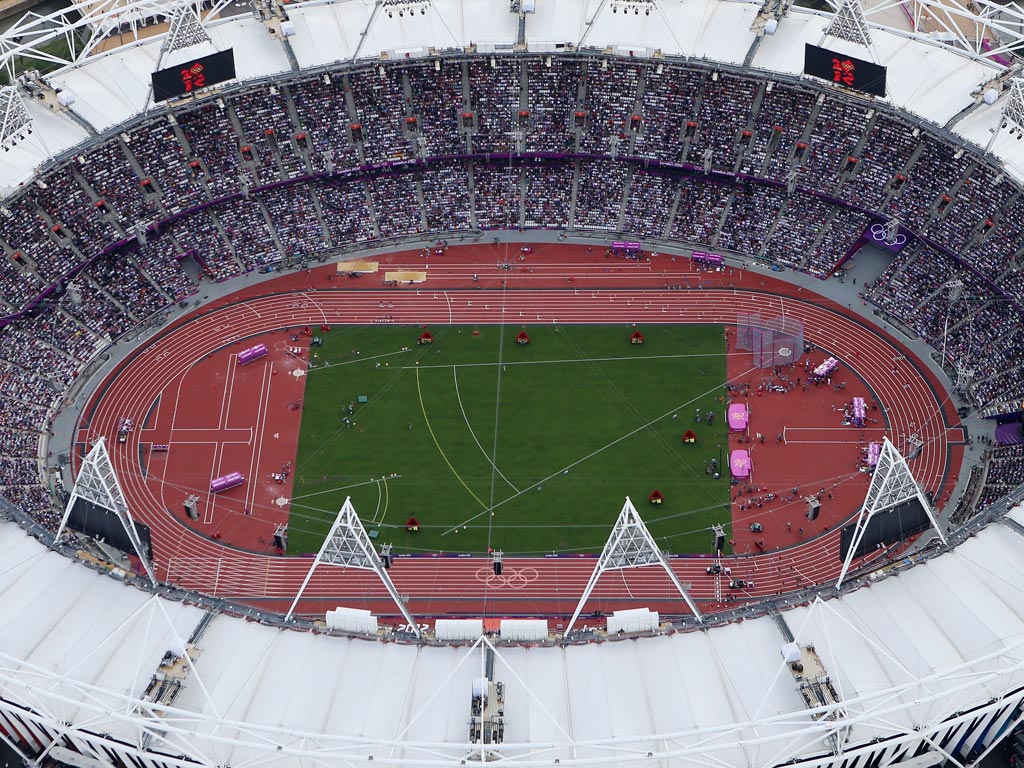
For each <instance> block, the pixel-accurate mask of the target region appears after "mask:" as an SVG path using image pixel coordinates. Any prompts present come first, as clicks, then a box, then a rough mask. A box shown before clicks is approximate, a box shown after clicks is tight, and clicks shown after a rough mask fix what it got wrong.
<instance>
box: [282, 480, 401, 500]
mask: <svg viewBox="0 0 1024 768" xmlns="http://www.w3.org/2000/svg"><path fill="white" fill-rule="evenodd" d="M396 477H401V475H396ZM376 482H377V481H376V480H366V481H364V482H362V483H352V485H341V486H338V487H337V488H328V489H327V490H326V491H315V492H314V493H304V494H302V495H301V496H292V501H295V500H296V499H309V498H312V497H313V496H323V495H324V494H325V493H337V492H338V491H347V490H349V489H351V488H360V487H362V486H364V485H370V484H371V483H376Z"/></svg>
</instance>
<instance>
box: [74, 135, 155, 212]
mask: <svg viewBox="0 0 1024 768" xmlns="http://www.w3.org/2000/svg"><path fill="white" fill-rule="evenodd" d="M78 163H79V165H78V172H79V173H81V174H82V178H84V179H85V181H86V183H87V184H88V185H89V186H90V187H91V188H92V189H93V190H94V191H95V192H96V194H97V195H98V196H99V197H100V199H102V200H105V201H106V203H107V205H109V206H110V208H111V210H112V211H113V212H114V214H115V215H116V216H119V217H120V221H122V222H124V224H125V226H126V227H128V228H131V227H133V226H135V224H136V223H137V222H140V221H143V222H147V221H152V220H153V219H155V218H157V214H158V211H159V207H160V206H159V202H158V197H157V196H156V195H155V194H147V193H146V192H145V191H144V189H143V188H142V179H141V178H140V177H139V175H138V173H136V172H135V169H134V168H132V166H131V164H130V163H129V162H128V157H127V155H126V154H125V144H124V142H122V141H121V140H120V139H112V140H111V141H108V142H106V143H105V144H101V145H100V146H98V147H96V148H95V149H93V150H91V151H90V152H88V153H87V154H81V155H79V156H78Z"/></svg>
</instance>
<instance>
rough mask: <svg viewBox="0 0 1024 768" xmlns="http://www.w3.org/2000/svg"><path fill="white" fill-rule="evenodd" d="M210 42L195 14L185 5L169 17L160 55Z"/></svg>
mask: <svg viewBox="0 0 1024 768" xmlns="http://www.w3.org/2000/svg"><path fill="white" fill-rule="evenodd" d="M208 42H210V36H209V35H208V34H206V30H205V29H203V24H202V22H201V21H200V19H199V16H198V15H197V14H196V12H195V11H194V10H193V9H192V8H191V7H189V6H187V5H182V6H179V7H178V8H176V9H175V10H174V15H173V16H171V25H170V30H169V31H168V32H167V35H166V36H165V37H164V41H163V43H162V44H161V46H160V53H161V55H163V54H167V53H172V52H174V51H180V50H181V49H182V48H190V47H192V46H193V45H200V44H201V43H208Z"/></svg>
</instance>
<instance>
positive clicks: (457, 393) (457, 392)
mask: <svg viewBox="0 0 1024 768" xmlns="http://www.w3.org/2000/svg"><path fill="white" fill-rule="evenodd" d="M452 379H454V380H455V399H456V400H458V401H459V410H460V411H462V420H463V421H465V422H466V429H468V430H469V436H470V437H472V438H473V442H474V443H476V447H477V448H479V449H480V453H482V454H483V455H484V458H485V459H487V463H488V464H490V465H491V468H492V469H493V470H494V471H495V472H497V473H498V475H499V476H500V477H501V479H502V480H504V481H505V482H506V483H508V485H509V487H510V488H511V489H512V490H513V491H515V492H516V493H519V489H518V488H516V487H515V485H513V484H512V481H511V480H509V479H508V478H507V477H505V475H504V474H502V471H501V470H500V469H498V466H497V465H496V464H495V463H494V461H492V460H491V457H490V456H488V455H487V452H486V451H485V450H484V447H483V446H482V445H480V441H479V440H477V439H476V433H475V432H474V431H473V427H472V426H471V425H470V423H469V417H468V416H467V415H466V409H465V408H463V407H462V395H461V394H460V393H459V376H458V373H457V372H456V370H455V366H454V365H453V366H452Z"/></svg>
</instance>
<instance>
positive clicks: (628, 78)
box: [566, 59, 641, 154]
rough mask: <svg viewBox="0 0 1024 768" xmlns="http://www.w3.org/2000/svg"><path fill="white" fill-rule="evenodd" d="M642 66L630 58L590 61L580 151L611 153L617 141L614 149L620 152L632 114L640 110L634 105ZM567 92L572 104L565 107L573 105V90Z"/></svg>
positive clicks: (587, 69)
mask: <svg viewBox="0 0 1024 768" xmlns="http://www.w3.org/2000/svg"><path fill="white" fill-rule="evenodd" d="M640 70H641V65H640V64H639V63H637V62H634V61H629V60H617V61H609V60H608V59H601V60H600V61H597V60H591V61H589V62H587V67H586V71H587V75H586V96H585V98H584V101H583V111H584V112H586V117H585V118H584V120H585V129H584V130H583V133H582V134H581V135H580V142H579V147H580V151H581V152H585V153H590V154H610V153H611V152H612V151H613V145H615V144H618V145H619V146H618V148H616V149H615V151H616V152H617V153H621V151H622V149H623V148H624V145H623V141H624V140H625V139H626V131H627V129H628V127H629V121H630V118H631V117H632V116H633V115H634V114H638V113H637V112H636V110H635V109H634V107H635V105H636V100H637V85H638V83H639V82H640ZM567 96H568V97H569V98H568V99H567V101H569V104H567V105H566V107H567V108H571V106H572V96H573V94H572V93H571V92H570V93H569V94H567Z"/></svg>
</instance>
